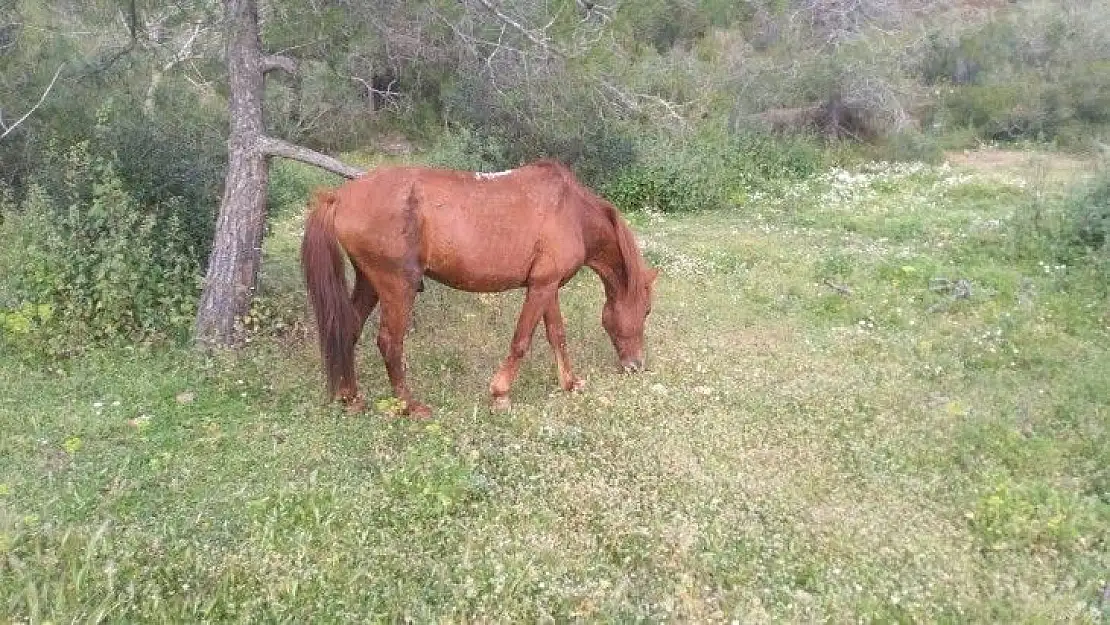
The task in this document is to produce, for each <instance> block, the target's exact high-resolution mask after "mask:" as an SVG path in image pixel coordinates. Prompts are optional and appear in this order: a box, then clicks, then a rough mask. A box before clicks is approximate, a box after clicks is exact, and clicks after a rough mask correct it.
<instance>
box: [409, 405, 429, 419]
mask: <svg viewBox="0 0 1110 625" xmlns="http://www.w3.org/2000/svg"><path fill="white" fill-rule="evenodd" d="M405 414H406V415H408V416H409V418H411V419H431V418H432V408H431V406H428V405H427V404H422V403H420V402H418V401H414V402H409V404H408V405H407V406H405Z"/></svg>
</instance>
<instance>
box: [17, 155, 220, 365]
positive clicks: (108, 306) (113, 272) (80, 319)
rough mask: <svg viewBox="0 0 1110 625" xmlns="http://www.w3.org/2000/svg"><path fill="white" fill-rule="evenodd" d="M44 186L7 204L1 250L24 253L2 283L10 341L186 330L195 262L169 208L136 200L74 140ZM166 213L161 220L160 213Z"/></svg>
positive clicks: (54, 344)
mask: <svg viewBox="0 0 1110 625" xmlns="http://www.w3.org/2000/svg"><path fill="white" fill-rule="evenodd" d="M54 160H55V162H57V163H60V164H62V165H63V166H62V167H61V168H60V169H59V170H58V171H57V172H56V176H57V179H56V180H53V181H51V182H52V184H51V185H50V186H49V187H47V186H44V185H42V184H39V183H38V182H34V183H32V185H31V186H30V189H29V192H28V193H27V194H26V196H25V198H24V199H23V201H22V202H21V203H20V205H19V207H18V209H16V208H15V207H14V206H12V205H11V204H9V205H8V207H7V208H6V209H5V213H6V214H5V218H4V225H3V231H2V238H3V240H4V241H5V244H4V245H5V247H10V249H18V250H20V251H21V253H20V255H19V257H18V259H15V258H8V259H6V261H7V262H9V263H10V264H11V265H12V267H11V269H10V271H9V272H7V275H6V276H5V281H4V283H3V288H4V301H2V302H0V305H2V306H3V309H4V311H3V317H0V319H2V321H3V323H2V325H3V327H4V330H5V335H6V336H7V337H14V338H15V339H17V340H19V339H38V340H41V341H42V345H41V346H42V347H45V348H46V349H47V350H48V351H51V352H55V353H57V352H64V351H67V350H69V349H72V348H79V347H82V346H84V345H87V344H89V343H99V342H105V341H112V340H116V339H128V340H130V339H153V338H156V337H158V336H165V335H167V334H175V333H177V332H180V331H181V330H183V329H184V328H185V327H187V325H188V323H189V321H191V319H192V315H193V313H194V306H195V302H196V297H197V294H198V285H199V280H198V278H199V268H198V264H197V262H196V260H195V251H194V249H193V248H192V247H191V245H190V241H189V239H188V237H187V236H186V234H185V232H184V230H183V228H182V226H181V223H180V222H179V221H178V219H177V217H176V214H178V213H179V212H181V211H182V210H183V207H182V206H180V204H181V200H176V199H173V198H171V199H170V200H168V202H170V203H171V204H173V205H170V206H146V205H143V204H141V203H139V202H138V201H137V200H136V199H135V196H134V195H133V194H132V193H131V192H130V190H129V189H128V188H127V187H126V186H125V185H124V183H123V181H122V180H121V177H120V175H119V173H118V171H117V168H116V164H115V160H114V159H112V158H109V157H106V156H103V155H97V154H92V153H90V151H89V145H88V143H79V144H77V145H74V146H72V147H71V148H69V149H68V150H65V151H64V152H61V153H60V154H58V155H57V156H56V158H55V159H54ZM165 215H168V216H165Z"/></svg>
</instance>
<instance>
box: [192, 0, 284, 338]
mask: <svg viewBox="0 0 1110 625" xmlns="http://www.w3.org/2000/svg"><path fill="white" fill-rule="evenodd" d="M225 6H226V15H227V20H228V21H227V24H228V29H229V32H228V44H227V64H228V82H229V87H230V92H231V96H230V100H229V103H228V108H229V112H230V116H231V134H230V137H229V138H228V162H227V178H226V180H225V183H224V184H225V186H224V197H223V202H222V203H221V204H220V214H219V218H218V219H217V221H216V236H215V239H214V240H213V242H212V254H211V256H210V257H209V259H208V274H207V275H206V276H205V280H204V291H203V293H202V294H201V298H200V306H199V307H198V310H197V322H196V340H197V342H198V343H200V344H202V345H231V344H234V343H235V342H236V337H235V321H236V319H239V318H242V317H243V316H244V315H246V313H247V312H249V310H250V303H251V296H252V295H253V291H254V286H255V279H256V278H257V276H258V266H259V263H260V262H261V257H262V254H261V246H262V230H263V226H264V224H265V217H266V181H267V171H266V156H265V154H263V152H262V150H261V140H262V136H263V134H262V131H263V128H262V96H263V86H264V82H263V81H264V78H263V72H262V70H263V68H262V42H261V39H260V37H259V32H258V9H257V7H256V6H255V1H254V0H226V3H225Z"/></svg>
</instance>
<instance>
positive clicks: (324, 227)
mask: <svg viewBox="0 0 1110 625" xmlns="http://www.w3.org/2000/svg"><path fill="white" fill-rule="evenodd" d="M338 204H339V200H338V198H337V197H336V195H335V193H333V192H331V191H318V192H317V193H316V196H315V197H314V198H313V200H312V203H311V211H310V212H309V214H308V219H307V220H306V222H305V229H304V240H303V241H302V242H301V268H302V269H303V270H304V279H305V286H306V287H307V289H308V298H309V301H310V302H311V303H312V311H313V313H315V315H316V328H317V333H318V335H319V338H320V356H321V357H322V358H323V360H324V371H325V373H327V376H328V395H329V396H330V397H335V395H336V393H337V392H338V391H340V390H341V388H342V387H343V386H348V385H351V384H352V383H353V382H354V380H355V338H356V336H355V332H357V331H358V313H357V312H356V311H355V307H354V305H353V304H352V303H351V299H350V296H349V295H348V294H347V276H346V273H345V271H346V266H345V265H344V254H343V250H342V248H341V247H340V245H339V240H338V239H337V238H336V235H335V209H336V207H337V206H338Z"/></svg>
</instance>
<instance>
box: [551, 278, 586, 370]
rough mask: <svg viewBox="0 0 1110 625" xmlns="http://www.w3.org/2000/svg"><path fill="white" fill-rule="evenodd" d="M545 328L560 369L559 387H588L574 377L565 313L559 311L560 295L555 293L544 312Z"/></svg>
mask: <svg viewBox="0 0 1110 625" xmlns="http://www.w3.org/2000/svg"><path fill="white" fill-rule="evenodd" d="M543 327H544V329H545V330H546V331H547V342H548V343H550V344H551V349H552V351H554V352H555V364H556V365H557V366H558V367H559V386H561V387H562V388H563V390H564V391H577V390H580V389H581V388H582V387H584V386H585V385H586V382H585V381H584V380H583V379H582V378H580V377H578V376H576V375H574V370H573V369H572V368H571V365H570V356H569V355H568V354H567V331H566V327H565V326H564V325H563V313H562V311H561V310H559V293H558V291H556V292H555V295H554V296H552V298H551V301H550V302H548V304H547V309H546V310H544V311H543Z"/></svg>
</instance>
